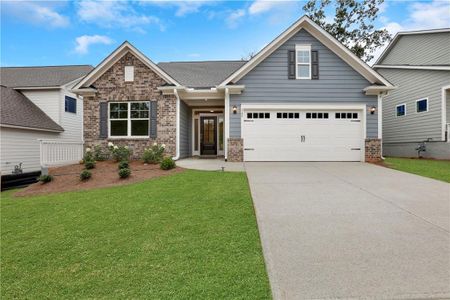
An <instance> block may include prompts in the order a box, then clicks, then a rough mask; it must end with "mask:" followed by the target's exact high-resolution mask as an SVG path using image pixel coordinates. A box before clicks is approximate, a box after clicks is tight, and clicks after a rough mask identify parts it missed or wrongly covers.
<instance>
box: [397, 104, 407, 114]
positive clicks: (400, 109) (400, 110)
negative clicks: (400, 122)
mask: <svg viewBox="0 0 450 300" xmlns="http://www.w3.org/2000/svg"><path fill="white" fill-rule="evenodd" d="M404 115H405V106H404V105H400V106H397V116H404Z"/></svg>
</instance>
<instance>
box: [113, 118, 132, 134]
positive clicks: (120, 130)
mask: <svg viewBox="0 0 450 300" xmlns="http://www.w3.org/2000/svg"><path fill="white" fill-rule="evenodd" d="M110 123H111V136H126V135H127V134H128V128H127V121H111V122H110Z"/></svg>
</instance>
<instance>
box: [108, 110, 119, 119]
mask: <svg viewBox="0 0 450 300" xmlns="http://www.w3.org/2000/svg"><path fill="white" fill-rule="evenodd" d="M109 117H110V118H111V119H118V118H119V113H118V112H114V111H112V112H110V113H109Z"/></svg>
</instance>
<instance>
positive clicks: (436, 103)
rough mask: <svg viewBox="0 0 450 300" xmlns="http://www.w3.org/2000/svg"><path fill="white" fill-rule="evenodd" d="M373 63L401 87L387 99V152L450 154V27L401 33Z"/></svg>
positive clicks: (385, 117) (385, 111)
mask: <svg viewBox="0 0 450 300" xmlns="http://www.w3.org/2000/svg"><path fill="white" fill-rule="evenodd" d="M374 68H375V69H376V70H377V71H378V72H379V73H380V74H381V75H383V76H384V77H385V78H386V79H388V80H389V81H390V82H391V83H392V84H394V85H395V86H396V87H397V89H396V90H394V91H392V92H391V93H390V94H389V95H388V96H385V97H384V98H383V153H384V155H386V156H405V157H414V156H417V154H418V152H417V151H416V148H418V144H419V143H421V142H424V141H427V142H426V143H425V147H426V151H425V152H423V153H421V155H422V156H424V157H433V158H440V159H450V143H449V131H450V130H449V129H450V125H449V124H450V100H449V95H450V28H447V29H436V30H424V31H408V32H400V33H398V34H397V35H396V36H395V37H394V39H393V40H392V41H391V43H390V44H389V45H388V47H387V48H386V50H385V51H384V52H383V54H382V55H381V56H380V58H379V59H378V61H377V62H376V63H375V65H374Z"/></svg>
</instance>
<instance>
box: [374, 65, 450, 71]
mask: <svg viewBox="0 0 450 300" xmlns="http://www.w3.org/2000/svg"><path fill="white" fill-rule="evenodd" d="M373 67H374V68H377V69H405V70H435V71H450V66H404V65H374V66H373Z"/></svg>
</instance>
